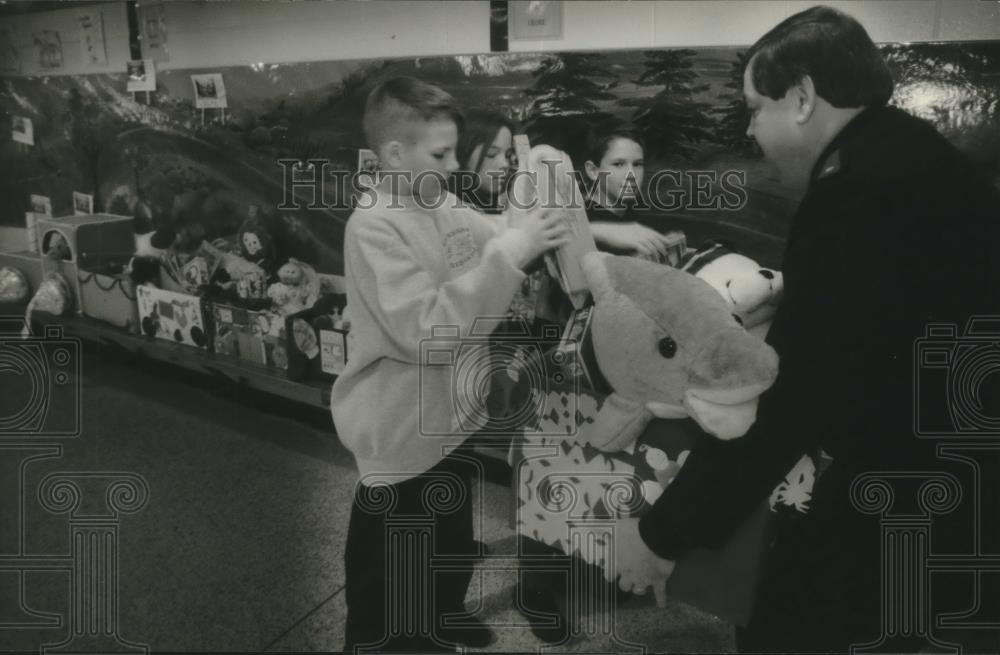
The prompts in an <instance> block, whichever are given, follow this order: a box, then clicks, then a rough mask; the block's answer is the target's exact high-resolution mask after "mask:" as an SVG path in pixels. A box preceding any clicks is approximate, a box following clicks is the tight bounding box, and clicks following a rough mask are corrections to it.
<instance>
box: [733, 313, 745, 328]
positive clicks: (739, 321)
mask: <svg viewBox="0 0 1000 655" xmlns="http://www.w3.org/2000/svg"><path fill="white" fill-rule="evenodd" d="M733 318H735V319H736V322H737V323H739V324H740V325H743V319H742V318H740V316H739V314H733Z"/></svg>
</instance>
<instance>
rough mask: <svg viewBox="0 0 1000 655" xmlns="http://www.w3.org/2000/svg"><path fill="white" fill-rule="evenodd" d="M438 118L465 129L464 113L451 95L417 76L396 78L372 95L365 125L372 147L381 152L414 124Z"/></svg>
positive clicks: (367, 102)
mask: <svg viewBox="0 0 1000 655" xmlns="http://www.w3.org/2000/svg"><path fill="white" fill-rule="evenodd" d="M437 119H451V120H453V121H454V122H455V125H456V126H457V127H458V129H459V131H461V129H462V113H461V112H460V111H459V109H458V105H457V104H456V103H455V99H454V98H452V97H451V94H449V93H448V92H446V91H444V90H443V89H440V88H438V87H436V86H434V85H433V84H428V83H427V82H422V81H420V80H418V79H416V78H413V77H394V78H392V79H389V80H386V81H385V82H382V83H381V84H379V85H378V86H376V87H375V88H374V89H372V90H371V93H369V94H368V99H367V101H366V102H365V113H364V117H363V118H362V125H363V127H364V131H365V137H366V138H367V140H368V146H369V147H370V148H371V149H372V150H376V151H377V150H378V149H379V147H380V146H382V144H384V143H386V142H388V141H392V140H401V139H403V138H404V136H405V135H406V133H407V131H408V130H410V129H411V128H412V127H413V125H414V124H416V123H427V122H430V121H432V120H437Z"/></svg>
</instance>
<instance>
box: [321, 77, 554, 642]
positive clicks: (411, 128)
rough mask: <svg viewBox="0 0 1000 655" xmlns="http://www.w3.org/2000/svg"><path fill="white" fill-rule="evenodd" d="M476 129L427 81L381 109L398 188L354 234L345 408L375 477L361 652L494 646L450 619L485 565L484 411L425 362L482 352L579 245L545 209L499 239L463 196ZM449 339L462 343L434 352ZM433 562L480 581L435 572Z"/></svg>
mask: <svg viewBox="0 0 1000 655" xmlns="http://www.w3.org/2000/svg"><path fill="white" fill-rule="evenodd" d="M460 124H461V115H460V113H459V112H458V111H457V109H456V107H455V104H454V100H453V99H452V98H451V96H450V95H448V94H447V93H445V92H444V91H442V90H441V89H439V88H437V87H435V86H432V85H429V84H426V83H424V82H420V81H418V80H416V79H413V78H406V77H403V78H395V79H391V80H388V81H386V82H383V83H382V84H380V85H378V86H377V87H375V88H374V89H373V90H372V92H371V94H370V95H369V96H368V101H367V103H366V105H365V112H364V129H365V135H366V137H367V139H368V143H369V146H370V147H371V148H372V149H373V150H375V151H376V152H377V153H378V155H379V157H380V159H381V161H382V174H381V175H382V179H381V181H380V183H379V184H378V185H377V187H376V188H375V189H374V190H373V191H372V192H371V194H370V195H368V196H364V197H362V198H361V202H360V203H359V206H358V208H357V209H356V210H355V211H354V213H353V214H352V215H351V218H350V220H349V221H348V224H347V231H346V236H345V242H344V261H345V275H346V285H347V310H346V316H345V318H347V319H349V320H350V323H351V333H350V336H349V339H350V341H349V345H348V352H350V360H349V361H348V363H347V367H346V369H345V370H344V372H343V373H342V374H341V375H340V376H339V377H338V378H337V380H336V382H335V383H334V385H333V392H332V395H331V401H330V408H331V411H332V413H333V418H334V423H335V425H336V428H337V432H338V435H339V436H340V439H341V441H342V442H343V443H344V445H345V446H347V448H349V449H350V450H351V452H352V453H353V454H354V456H355V458H356V460H357V463H358V469H359V472H360V474H361V477H360V480H359V483H358V485H357V486H356V488H355V497H354V504H353V506H352V510H351V519H350V527H349V529H348V535H347V548H346V552H345V562H346V575H347V582H346V600H347V611H348V613H347V629H346V636H345V647H344V650H345V652H354V650H355V648H358V647H361V646H363V645H367V646H370V647H377V649H378V650H383V651H384V650H404V651H408V652H415V651H424V652H427V651H441V652H447V651H451V650H453V648H454V645H455V644H462V645H467V646H484V645H486V644H488V643H489V642H490V641H491V638H492V637H491V633H490V631H489V629H488V628H487V627H486V626H485V625H483V624H482V623H480V622H478V621H476V620H474V619H472V620H470V619H464V620H461V619H460V621H461V622H462V623H463V625H462V626H458V627H454V626H451V625H449V626H444V622H443V618H444V617H443V615H445V614H451V615H460V614H464V613H465V611H464V600H465V595H466V592H467V591H468V585H469V581H470V579H471V576H472V568H471V567H472V559H473V557H474V556H475V555H476V553H475V552H474V551H475V547H474V542H473V525H472V506H471V503H470V496H471V493H470V484H469V477H468V476H469V469H470V466H469V463H468V461H467V460H466V461H463V460H462V459H461V458H460V457H458V456H456V455H449V453H451V451H452V450H453V449H454V448H455V447H456V446H458V445H459V444H461V443H462V442H463V441H464V440H465V439H466V438H468V436H469V435H470V434H471V433H472V432H473V431H474V429H475V426H474V425H473V424H474V423H475V420H474V418H475V417H474V416H463V415H462V412H463V411H466V410H465V409H464V408H468V407H469V401H470V399H469V398H466V397H461V398H459V397H456V394H463V393H464V390H463V389H462V388H460V387H461V386H462V385H458V386H457V387H456V384H455V379H456V378H461V377H463V376H461V375H458V373H459V372H458V371H456V367H452V366H440V365H428V362H426V361H422V360H424V359H425V355H426V353H427V347H428V344H433V346H432V348H431V349H433V350H434V351H436V353H437V354H435V355H434V356H435V357H438V356H439V355H440V354H441V353H445V354H447V353H449V352H450V353H452V354H454V355H456V357H453V358H452V359H456V358H457V355H458V353H459V349H458V346H459V344H460V343H461V340H462V339H467V338H468V337H470V336H473V337H479V338H480V341H481V337H482V335H478V334H470V329H471V328H472V327H473V323H474V322H475V321H476V319H481V318H486V319H489V318H494V317H499V316H503V314H504V312H505V310H506V309H507V306H508V305H509V304H510V302H511V300H512V298H513V297H514V293H515V292H516V291H517V289H518V288H519V287H520V285H521V281H522V280H523V279H524V277H525V274H524V272H523V270H522V269H523V268H524V267H525V266H527V265H528V264H529V263H530V262H531V261H532V260H534V259H535V258H536V257H537V256H538V255H539V254H541V253H543V252H545V251H547V250H549V249H551V248H554V247H558V246H559V245H562V244H563V243H565V242H566V241H567V239H568V232H567V228H566V224H565V223H564V221H563V220H562V219H561V217H560V216H559V214H558V212H556V211H554V210H546V211H541V210H537V209H536V210H532V211H528V212H521V213H519V214H518V215H517V216H515V217H512V220H511V221H510V225H509V227H508V228H507V229H505V230H503V231H501V232H499V233H498V232H497V231H496V228H495V227H493V225H492V222H491V221H489V220H488V219H487V218H485V217H483V216H482V215H480V214H478V213H477V212H475V211H474V210H472V209H470V208H468V207H467V206H463V205H461V204H460V203H459V201H458V200H457V199H456V198H455V196H453V195H452V194H450V193H448V192H447V184H446V181H447V179H448V176H449V175H450V174H451V173H452V172H453V171H454V170H455V169H456V168H457V167H458V163H457V162H456V160H455V145H456V142H457V139H458V130H459V128H460ZM435 328H442V329H444V330H446V331H447V330H449V329H450V330H451V332H452V335H453V336H452V337H451V338H449V339H447V340H444V341H442V340H440V339H436V340H432V337H434V336H435ZM463 352H464V351H463ZM438 361H439V360H438ZM463 361H464V360H463ZM461 366H462V361H459V362H458V366H457V367H459V368H460V367H461ZM482 396H483V397H485V395H484V394H483V395H482ZM472 402H474V400H472ZM473 413H475V412H473ZM432 555H434V556H438V555H451V556H453V557H460V558H463V560H462V561H463V562H465V563H467V564H468V568H467V570H460V571H453V570H449V571H448V572H446V573H443V572H440V571H436V570H432V568H431V562H430V558H431V557H432ZM463 568H464V567H463ZM452 620H453V619H452ZM452 620H449V624H451V623H452Z"/></svg>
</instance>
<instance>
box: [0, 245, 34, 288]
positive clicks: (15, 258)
mask: <svg viewBox="0 0 1000 655" xmlns="http://www.w3.org/2000/svg"><path fill="white" fill-rule="evenodd" d="M0 266H10V267H11V268H16V269H17V270H19V271H21V273H22V274H23V275H24V277H25V279H26V280H28V285H29V286H30V287H31V288H30V289H28V294H29V295H28V297H29V298H30V297H31V295H32V294H34V293H35V291H36V290H37V289H38V285H39V284H41V283H42V280H43V279H44V277H45V274H44V272H43V271H42V258H41V256H39V254H38V253H37V252H27V251H21V252H0Z"/></svg>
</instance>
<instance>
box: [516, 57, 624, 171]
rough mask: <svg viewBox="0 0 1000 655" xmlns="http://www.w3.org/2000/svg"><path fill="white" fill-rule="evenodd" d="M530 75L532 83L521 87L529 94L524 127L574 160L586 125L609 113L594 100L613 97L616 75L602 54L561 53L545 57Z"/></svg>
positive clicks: (533, 137) (534, 137)
mask: <svg viewBox="0 0 1000 655" xmlns="http://www.w3.org/2000/svg"><path fill="white" fill-rule="evenodd" d="M533 76H534V78H535V83H534V85H533V86H532V87H531V88H530V89H527V90H526V91H525V94H526V95H527V96H528V97H529V98H530V102H529V105H528V110H527V112H526V120H525V131H526V132H527V133H528V134H529V136H531V138H532V142H535V141H537V140H538V139H539V138H543V139H544V140H545V142H547V143H549V144H551V145H553V146H555V147H557V148H560V149H562V150H566V151H567V152H569V153H570V155H571V156H572V157H573V158H574V161H575V159H576V157H577V156H578V154H579V153H578V152H577V151H576V150H577V148H576V147H575V146H579V144H580V138H579V137H580V136H581V134H582V132H584V131H585V130H586V127H587V125H589V124H590V123H592V122H596V121H600V120H603V119H606V118H608V117H609V116H610V114H609V113H608V112H606V111H604V110H603V109H601V108H600V107H599V106H598V104H597V103H598V102H600V101H613V100H614V99H615V97H616V96H615V95H614V93H612V92H611V89H613V88H614V87H615V86H617V78H616V75H615V74H614V72H612V70H611V69H610V68H609V67H608V65H607V62H606V59H605V57H604V55H602V54H598V53H562V54H558V55H552V56H549V57H546V58H545V59H544V60H543V61H542V63H541V65H540V66H539V67H538V70H536V71H535V72H534V73H533Z"/></svg>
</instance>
